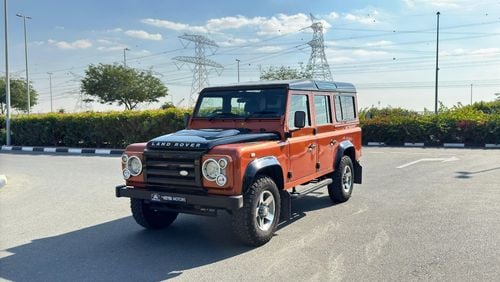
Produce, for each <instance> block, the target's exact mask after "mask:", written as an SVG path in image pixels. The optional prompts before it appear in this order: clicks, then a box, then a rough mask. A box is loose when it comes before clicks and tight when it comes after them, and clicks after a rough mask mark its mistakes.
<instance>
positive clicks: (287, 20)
mask: <svg viewBox="0 0 500 282" xmlns="http://www.w3.org/2000/svg"><path fill="white" fill-rule="evenodd" d="M335 15H336V13H331V14H330V15H329V16H330V17H335ZM337 16H338V15H337ZM141 22H142V23H144V24H147V25H151V26H155V27H161V28H166V29H170V30H175V31H182V32H195V33H207V32H220V31H223V30H228V29H241V28H246V27H247V28H254V29H257V34H258V35H261V36H268V35H280V34H289V33H298V32H300V31H301V29H303V28H306V27H308V26H310V25H311V20H310V19H309V17H308V16H307V15H306V14H303V13H298V14H294V15H287V14H277V15H274V16H272V17H252V18H249V17H245V16H242V15H237V16H231V17H222V18H214V19H209V20H208V21H207V22H206V23H205V25H202V26H192V25H189V24H185V23H178V22H172V21H168V20H162V19H152V18H148V19H143V20H141ZM321 22H322V23H323V26H324V27H325V29H327V28H329V27H331V25H330V24H329V23H328V22H327V21H324V20H322V21H321Z"/></svg>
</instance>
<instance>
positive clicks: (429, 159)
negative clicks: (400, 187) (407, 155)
mask: <svg viewBox="0 0 500 282" xmlns="http://www.w3.org/2000/svg"><path fill="white" fill-rule="evenodd" d="M458 160H459V158H457V157H451V158H425V159H419V160H416V161H413V162H409V163H407V164H404V165H400V166H398V167H397V168H405V167H409V166H411V165H414V164H418V163H421V162H442V163H446V162H454V161H458Z"/></svg>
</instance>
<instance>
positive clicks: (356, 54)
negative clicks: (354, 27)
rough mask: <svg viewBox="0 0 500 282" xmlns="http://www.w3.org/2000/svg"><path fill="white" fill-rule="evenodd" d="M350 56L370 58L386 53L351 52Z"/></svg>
mask: <svg viewBox="0 0 500 282" xmlns="http://www.w3.org/2000/svg"><path fill="white" fill-rule="evenodd" d="M352 54H353V55H354V56H360V57H371V56H381V55H386V54H387V52H385V51H369V50H363V49H359V50H354V51H352Z"/></svg>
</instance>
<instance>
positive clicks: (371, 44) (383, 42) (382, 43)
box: [366, 40, 394, 47]
mask: <svg viewBox="0 0 500 282" xmlns="http://www.w3.org/2000/svg"><path fill="white" fill-rule="evenodd" d="M392 44H394V42H392V41H388V40H380V41H375V42H368V43H366V46H368V47H384V46H388V45H392Z"/></svg>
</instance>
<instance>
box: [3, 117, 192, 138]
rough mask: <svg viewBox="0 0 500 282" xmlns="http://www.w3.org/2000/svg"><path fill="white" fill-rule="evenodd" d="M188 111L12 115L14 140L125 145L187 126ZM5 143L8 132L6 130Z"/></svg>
mask: <svg viewBox="0 0 500 282" xmlns="http://www.w3.org/2000/svg"><path fill="white" fill-rule="evenodd" d="M184 113H185V111H182V110H178V109H168V110H153V111H140V112H139V111H124V112H104V113H98V112H88V113H79V114H56V113H52V114H40V115H30V116H20V117H16V118H13V119H12V123H11V131H12V135H11V136H12V144H13V145H24V146H66V147H88V148H92V147H95V148H124V147H125V146H126V145H128V144H130V143H134V142H140V141H147V140H150V139H152V138H153V137H155V136H159V135H163V134H166V133H169V132H173V131H176V130H179V129H181V128H182V127H183V123H184V117H183V116H184ZM1 122H2V125H1V128H2V129H3V128H4V127H5V119H4V118H3V117H2V119H1ZM2 139H3V142H2V143H3V144H5V133H3V134H2Z"/></svg>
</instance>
